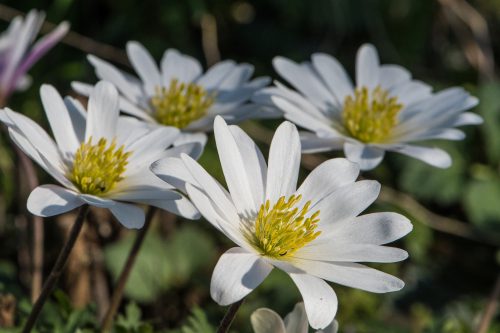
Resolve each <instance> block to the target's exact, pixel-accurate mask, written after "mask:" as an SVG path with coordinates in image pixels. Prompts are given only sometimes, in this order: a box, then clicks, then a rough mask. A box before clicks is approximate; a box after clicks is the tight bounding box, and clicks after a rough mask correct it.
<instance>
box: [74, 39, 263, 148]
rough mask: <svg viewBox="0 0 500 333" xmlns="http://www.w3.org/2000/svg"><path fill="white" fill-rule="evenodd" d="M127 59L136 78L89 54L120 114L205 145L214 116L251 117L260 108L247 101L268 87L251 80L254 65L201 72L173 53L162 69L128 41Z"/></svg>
mask: <svg viewBox="0 0 500 333" xmlns="http://www.w3.org/2000/svg"><path fill="white" fill-rule="evenodd" d="M127 55H128V58H129V60H130V62H131V64H132V66H133V68H134V69H135V71H136V72H137V74H138V75H139V78H137V77H135V76H132V75H129V74H127V73H125V72H122V71H121V70H119V69H118V68H116V67H114V66H113V65H111V64H109V63H108V62H106V61H104V60H101V59H99V58H97V57H95V56H92V55H89V57H88V59H89V61H90V63H91V64H92V65H93V66H94V69H95V72H96V75H97V76H98V77H99V78H100V79H104V80H107V81H109V82H112V83H113V84H115V85H116V87H117V88H118V90H119V92H120V108H121V110H122V111H123V112H125V113H128V114H130V115H133V116H135V117H137V118H139V119H142V120H145V121H147V122H150V123H154V124H158V125H165V126H173V127H177V128H179V129H181V130H182V132H183V133H184V135H183V137H185V136H186V135H187V136H193V137H195V138H198V139H199V140H200V141H201V142H205V140H206V136H205V134H204V133H202V132H204V131H207V130H211V128H212V125H213V121H214V118H215V116H216V115H221V116H223V117H224V119H226V120H227V121H230V122H237V121H240V120H242V119H245V118H249V117H255V116H257V115H258V114H265V113H264V112H259V111H260V109H263V108H262V106H259V105H255V104H251V103H249V99H250V98H251V97H252V95H253V94H254V92H256V91H257V90H259V89H261V88H262V87H264V86H266V85H267V84H268V83H269V79H268V78H267V77H261V78H257V79H253V80H250V78H251V77H252V74H253V70H254V69H253V66H252V65H250V64H237V63H235V62H234V61H232V60H226V61H222V62H219V63H217V64H215V65H214V66H213V67H211V68H210V69H209V70H208V71H206V72H205V73H203V69H202V67H201V65H200V63H199V62H198V61H197V60H196V59H194V58H193V57H190V56H187V55H184V54H181V53H180V52H179V51H177V50H174V49H168V50H166V51H165V54H164V55H163V58H162V59H161V62H160V68H158V66H157V65H156V62H155V61H154V59H153V58H152V56H151V55H150V54H149V52H148V51H147V50H146V49H145V48H144V46H142V45H141V44H140V43H138V42H129V43H127ZM73 88H74V89H75V90H76V91H78V92H79V93H82V94H85V95H88V93H89V92H90V90H89V86H88V85H86V84H82V83H77V82H75V83H73Z"/></svg>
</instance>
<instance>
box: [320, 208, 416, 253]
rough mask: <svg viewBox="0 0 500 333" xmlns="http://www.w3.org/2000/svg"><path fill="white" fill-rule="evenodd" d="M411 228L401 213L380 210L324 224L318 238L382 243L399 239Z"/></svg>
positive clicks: (360, 242)
mask: <svg viewBox="0 0 500 333" xmlns="http://www.w3.org/2000/svg"><path fill="white" fill-rule="evenodd" d="M412 229H413V226H412V224H411V222H410V220H408V219H407V218H406V217H404V216H403V215H401V214H396V213H388V212H382V213H372V214H365V215H361V216H357V217H354V218H352V219H348V220H345V221H343V222H340V223H332V224H330V225H328V226H324V229H323V230H324V231H323V232H322V233H321V235H320V237H319V238H323V237H324V238H325V240H329V241H331V242H334V243H338V244H350V243H358V244H375V245H383V244H387V243H391V242H394V241H395V240H397V239H400V238H401V237H403V236H405V235H406V234H408V233H409V232H410V231H411V230H412ZM319 238H318V239H319Z"/></svg>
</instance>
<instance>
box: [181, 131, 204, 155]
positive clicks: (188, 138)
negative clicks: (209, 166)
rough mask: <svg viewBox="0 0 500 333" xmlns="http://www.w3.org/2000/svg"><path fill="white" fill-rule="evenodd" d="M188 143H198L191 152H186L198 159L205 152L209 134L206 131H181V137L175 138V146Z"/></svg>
mask: <svg viewBox="0 0 500 333" xmlns="http://www.w3.org/2000/svg"><path fill="white" fill-rule="evenodd" d="M186 143H196V144H197V145H196V147H195V149H194V150H193V151H191V152H190V153H186V154H188V155H189V156H191V157H192V158H193V159H195V160H197V159H198V158H200V156H201V154H202V153H203V149H204V148H205V145H206V144H207V135H206V134H205V133H188V132H181V134H180V135H179V137H178V138H177V139H176V140H175V142H174V146H180V145H183V144H186Z"/></svg>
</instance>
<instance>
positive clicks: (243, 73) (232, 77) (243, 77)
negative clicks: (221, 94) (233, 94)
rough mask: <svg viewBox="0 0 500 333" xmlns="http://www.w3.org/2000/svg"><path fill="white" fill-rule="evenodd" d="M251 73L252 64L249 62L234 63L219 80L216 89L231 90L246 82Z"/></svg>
mask: <svg viewBox="0 0 500 333" xmlns="http://www.w3.org/2000/svg"><path fill="white" fill-rule="evenodd" d="M252 74H253V66H252V65H250V64H238V65H236V66H235V67H234V68H233V69H231V71H230V72H229V73H227V75H226V76H224V78H223V79H222V81H220V83H219V84H218V86H217V87H216V88H217V90H221V91H224V90H233V89H236V88H238V87H240V86H241V85H243V84H244V83H245V82H247V81H248V80H249V79H250V77H251V76H252Z"/></svg>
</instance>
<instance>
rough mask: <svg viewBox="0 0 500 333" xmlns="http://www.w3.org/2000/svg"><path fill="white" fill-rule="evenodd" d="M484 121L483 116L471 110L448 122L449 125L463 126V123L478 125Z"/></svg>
mask: <svg viewBox="0 0 500 333" xmlns="http://www.w3.org/2000/svg"><path fill="white" fill-rule="evenodd" d="M483 122H484V120H483V117H481V116H480V115H478V114H475V113H472V112H464V113H462V114H461V115H459V116H458V117H457V119H456V120H455V121H454V122H453V123H452V124H450V126H451V127H455V126H464V125H480V124H482V123H483Z"/></svg>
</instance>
